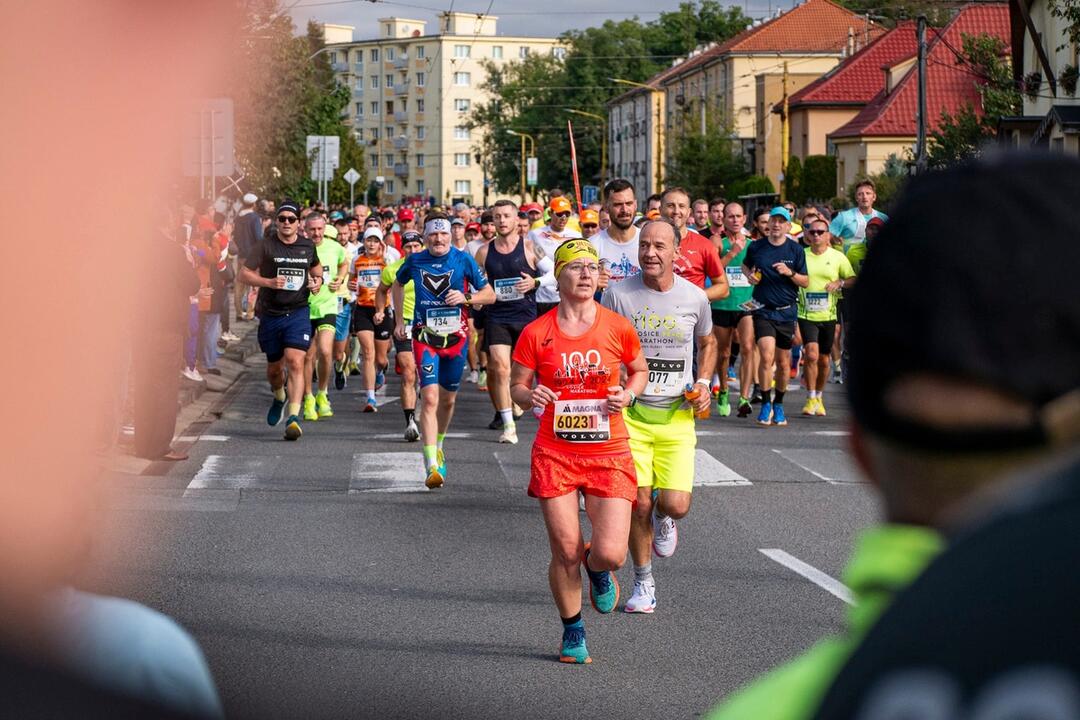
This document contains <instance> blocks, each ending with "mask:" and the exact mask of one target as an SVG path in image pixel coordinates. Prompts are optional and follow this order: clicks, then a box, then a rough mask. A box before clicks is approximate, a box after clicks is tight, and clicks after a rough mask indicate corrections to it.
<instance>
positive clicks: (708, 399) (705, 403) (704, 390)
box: [691, 383, 712, 413]
mask: <svg viewBox="0 0 1080 720" xmlns="http://www.w3.org/2000/svg"><path fill="white" fill-rule="evenodd" d="M694 384H695V385H697V386H699V388H700V391H699V392H698V394H697V397H696V398H694V400H693V402H692V403H691V404H692V405H693V406H694V412H696V413H702V412H705V411H706V410H708V409H709V406H710V405H711V404H712V388H710V387H709V386H707V385H702V384H701V383H694Z"/></svg>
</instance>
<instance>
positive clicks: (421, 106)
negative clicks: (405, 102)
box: [416, 98, 424, 113]
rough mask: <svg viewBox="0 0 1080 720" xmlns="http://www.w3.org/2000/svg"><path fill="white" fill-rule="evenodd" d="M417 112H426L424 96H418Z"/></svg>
mask: <svg viewBox="0 0 1080 720" xmlns="http://www.w3.org/2000/svg"><path fill="white" fill-rule="evenodd" d="M416 112H418V113H422V112H424V98H416Z"/></svg>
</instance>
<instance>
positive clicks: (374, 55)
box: [368, 48, 379, 62]
mask: <svg viewBox="0 0 1080 720" xmlns="http://www.w3.org/2000/svg"><path fill="white" fill-rule="evenodd" d="M368 59H369V60H371V62H379V48H371V50H370V51H369V52H368Z"/></svg>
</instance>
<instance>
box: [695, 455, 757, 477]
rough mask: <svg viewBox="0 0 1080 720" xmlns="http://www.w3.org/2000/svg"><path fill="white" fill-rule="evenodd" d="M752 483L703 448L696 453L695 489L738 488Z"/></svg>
mask: <svg viewBox="0 0 1080 720" xmlns="http://www.w3.org/2000/svg"><path fill="white" fill-rule="evenodd" d="M751 484H752V483H751V482H750V481H749V480H747V479H746V478H744V477H743V476H742V475H740V474H739V473H737V472H735V471H734V470H732V469H731V468H729V467H728V466H727V465H725V464H724V463H722V462H720V461H719V460H717V459H716V458H714V457H713V456H712V455H710V454H709V453H707V452H705V451H704V450H702V449H701V448H698V449H697V450H695V451H694V486H695V487H737V486H741V485H751Z"/></svg>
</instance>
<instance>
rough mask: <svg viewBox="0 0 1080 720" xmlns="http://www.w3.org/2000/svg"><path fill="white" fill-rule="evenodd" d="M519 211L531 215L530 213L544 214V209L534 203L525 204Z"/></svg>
mask: <svg viewBox="0 0 1080 720" xmlns="http://www.w3.org/2000/svg"><path fill="white" fill-rule="evenodd" d="M521 209H522V210H523V211H524V212H527V213H531V212H538V213H542V212H544V208H542V207H540V203H534V202H531V203H525V204H524V205H522V206H521Z"/></svg>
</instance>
